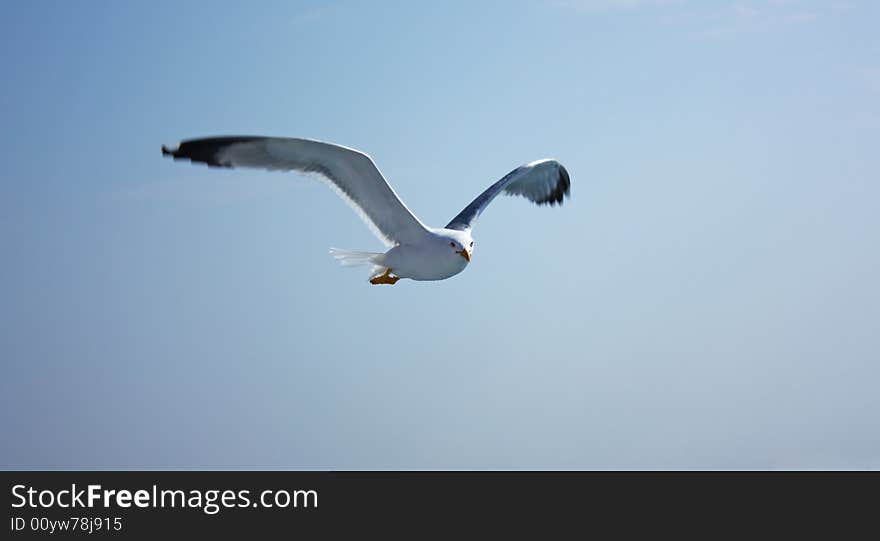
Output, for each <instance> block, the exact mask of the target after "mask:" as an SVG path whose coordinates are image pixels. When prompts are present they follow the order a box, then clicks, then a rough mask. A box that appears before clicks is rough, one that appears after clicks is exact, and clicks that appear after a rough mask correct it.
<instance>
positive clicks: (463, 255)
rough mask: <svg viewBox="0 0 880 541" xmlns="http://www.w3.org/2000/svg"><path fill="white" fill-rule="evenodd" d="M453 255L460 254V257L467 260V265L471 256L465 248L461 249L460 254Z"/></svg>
mask: <svg viewBox="0 0 880 541" xmlns="http://www.w3.org/2000/svg"><path fill="white" fill-rule="evenodd" d="M455 253H457V254H461V257H463V258H465V259H467V261H468V263H470V262H471V254H469V253H468V251H467V248H462V249H461V251H460V252H455Z"/></svg>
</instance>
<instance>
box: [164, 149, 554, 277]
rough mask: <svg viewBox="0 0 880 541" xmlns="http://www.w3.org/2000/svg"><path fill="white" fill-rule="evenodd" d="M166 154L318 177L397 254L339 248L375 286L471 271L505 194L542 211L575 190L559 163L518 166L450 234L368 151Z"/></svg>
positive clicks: (463, 214)
mask: <svg viewBox="0 0 880 541" xmlns="http://www.w3.org/2000/svg"><path fill="white" fill-rule="evenodd" d="M162 154H164V155H169V156H172V157H173V158H175V159H188V160H191V161H193V162H200V163H205V164H208V165H210V166H215V167H254V168H259V169H267V170H280V171H291V170H293V171H299V172H303V173H317V174H319V175H320V177H321V178H322V179H324V180H325V181H326V182H327V184H328V185H329V186H330V187H331V188H333V190H334V191H335V192H336V193H337V194H339V196H340V197H341V198H342V199H343V200H345V201H346V202H347V203H348V204H349V205H351V207H352V208H353V209H354V210H355V212H357V213H358V215H359V216H360V217H361V218H362V219H363V220H364V221H365V222H366V223H367V225H368V226H370V229H371V230H372V231H373V233H375V234H376V236H377V237H379V239H380V240H382V241H383V242H384V243H385V244H386V246H387V247H388V248H389V249H388V250H387V251H386V252H384V253H377V252H354V251H348V250H339V249H335V248H334V249H331V254H332V255H333V256H334V257H335V258H337V259H338V260H340V261H341V262H342V264H344V265H359V264H368V265H371V266H372V267H373V273H372V275H371V279H370V282H371V283H373V284H394V283H396V282H397V280H399V279H400V278H411V279H413V280H443V279H445V278H449V277H450V276H454V275H456V274H458V273H459V272H461V271H462V270H464V268H465V267H466V266H467V264H468V263H469V262H470V259H471V254H472V253H473V247H474V241H473V238H472V237H471V230H472V229H473V226H474V223H475V222H476V220H477V218H478V217H479V216H480V214H481V213H482V212H483V210H484V209H485V208H486V206H487V205H488V204H489V203H490V202H492V200H493V199H494V198H495V197H496V196H497V195H498V194H500V193H507V194H510V195H521V196H523V197H526V198H527V199H529V200H530V201H532V202H534V203H537V204H539V205H541V204H544V203H549V204H551V205H555V204H556V203H559V204H562V202H563V199H564V197H565V196H568V194H569V192H570V186H571V182H570V179H569V176H568V172H567V171H566V170H565V168H564V167H563V166H562V165H561V164H560V163H559V162H557V161H555V160H539V161H535V162H531V163H529V164H526V165H522V166H520V167H517V168H516V169H514V170H513V171H511V172H510V173H508V174H507V175H505V176H504V177H503V178H502V179H501V180H499V181H498V182H496V183H495V184H493V185H492V186H490V187H489V188H488V189H486V190H485V191H484V192H483V193H482V194H480V196H479V197H477V198H476V199H475V200H474V201H473V202H472V203H471V204H470V205H468V206H467V207H465V209H464V210H462V211H461V212H460V213H459V214H458V215H457V216H456V217H455V218H453V219H452V221H450V222H449V224H447V225H446V227H444V228H433V227H428V226H426V225H425V224H423V223H422V222H421V221H420V220H419V219H418V218H417V217H416V216H415V215H414V214H413V213H412V212H411V211H410V210H409V209H408V208H407V207H406V205H405V204H404V203H403V201H401V200H400V198H399V197H398V196H397V194H396V193H395V192H394V189H393V188H391V186H390V185H389V184H388V182H387V181H386V180H385V177H383V176H382V173H380V172H379V169H378V168H377V167H376V164H374V163H373V160H372V159H370V157H369V156H367V155H366V154H364V153H363V152H360V151H357V150H354V149H351V148H346V147H343V146H339V145H334V144H330V143H322V142H320V141H312V140H309V139H295V138H280V137H257V136H233V137H210V138H203V139H191V140H188V141H183V142H181V143H180V144H179V145H177V147H175V148H173V149H169V148H168V147H166V146H162Z"/></svg>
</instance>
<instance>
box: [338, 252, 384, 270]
mask: <svg viewBox="0 0 880 541" xmlns="http://www.w3.org/2000/svg"><path fill="white" fill-rule="evenodd" d="M330 255H332V256H333V257H334V258H336V260H337V261H339V262H340V263H341V264H342V265H343V266H345V267H353V266H356V265H372V266H374V267H381V266H382V256H383V255H385V254H383V253H381V252H357V251H354V250H341V249H339V248H330Z"/></svg>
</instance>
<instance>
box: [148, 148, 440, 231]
mask: <svg viewBox="0 0 880 541" xmlns="http://www.w3.org/2000/svg"><path fill="white" fill-rule="evenodd" d="M162 154H163V155H168V156H172V157H173V158H174V159H187V160H191V161H193V162H200V163H205V164H208V165H209V166H213V167H255V168H259V169H267V170H277V171H291V170H293V171H300V172H302V173H318V174H319V175H320V176H321V177H323V179H326V180H327V181H328V182H327V183H328V184H329V185H330V187H332V188H333V189H334V191H336V193H337V194H339V196H340V197H341V198H342V199H344V200H345V201H346V202H347V203H348V204H349V205H351V207H352V208H354V210H355V212H357V213H358V215H359V216H360V217H361V218H362V219H363V220H364V221H365V222H366V223H367V225H369V226H370V229H372V231H373V233H375V234H376V236H377V237H379V239H381V240H382V241H383V242H384V243H385V244H386V245H388V246H393V245H394V244H404V243H412V242H418V241H419V239H421V238H422V237H423V236H424V235H426V234H428V230H427V228H426V227H425V225H424V224H423V223H422V222H421V221H419V219H418V218H416V216H415V215H414V214H413V213H412V212H410V210H409V209H408V208H406V205H404V204H403V201H401V200H400V198H399V197H397V194H396V193H395V192H394V189H392V188H391V186H390V185H389V184H388V182H387V181H386V180H385V177H383V176H382V173H380V172H379V169H378V168H377V167H376V165H375V164H374V163H373V160H371V159H370V157H369V156H367V155H366V154H364V153H363V152H359V151H357V150H354V149H351V148H346V147H343V146H339V145H333V144H330V143H322V142H320V141H310V140H308V139H293V138H281V137H254V136H241V137H209V138H204V139H190V140H188V141H183V142H181V143H180V144H179V145H178V146H177V147H176V148H173V149H172V148H168V147H166V146H164V145H163V146H162Z"/></svg>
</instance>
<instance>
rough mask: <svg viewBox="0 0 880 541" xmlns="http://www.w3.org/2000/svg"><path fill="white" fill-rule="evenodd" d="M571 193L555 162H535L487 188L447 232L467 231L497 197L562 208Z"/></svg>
mask: <svg viewBox="0 0 880 541" xmlns="http://www.w3.org/2000/svg"><path fill="white" fill-rule="evenodd" d="M570 191H571V180H570V179H569V178H568V171H566V170H565V167H562V164H560V163H559V162H557V161H556V160H538V161H535V162H532V163H527V164H526V165H521V166H519V167H517V168H516V169H514V170H513V171H511V172H510V173H507V174H506V175H505V176H504V178H502V179H501V180H499V181H498V182H496V183H495V184H493V185H491V186H489V188H487V189H486V191H485V192H483V193H481V194H480V196H479V197H477V198H476V199H474V200H473V202H472V203H471V204H470V205H468V206H467V207H465V209H464V210H463V211H461V212H460V213H458V216H456V217H455V218H453V219H452V221H451V222H449V224H448V225H447V226H446V229H458V230H461V231H467V230H469V229H471V228H473V226H474V223H475V222H476V221H477V218H479V217H480V214H481V213H482V212H483V209H485V208H486V207H487V206H488V205H489V203H491V202H492V200H493V199H495V196H497V195H498V194H500V193H502V192H503V193H506V194H510V195H521V196H523V197H526V198H528V199H529V200H530V201H532V202H534V203H536V204H538V205H543V204H545V203H549V204H550V205H555V204H556V203H559V204H560V205H562V200H563V198H564V197H565V196H567V195H568V194H569V192H570Z"/></svg>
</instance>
